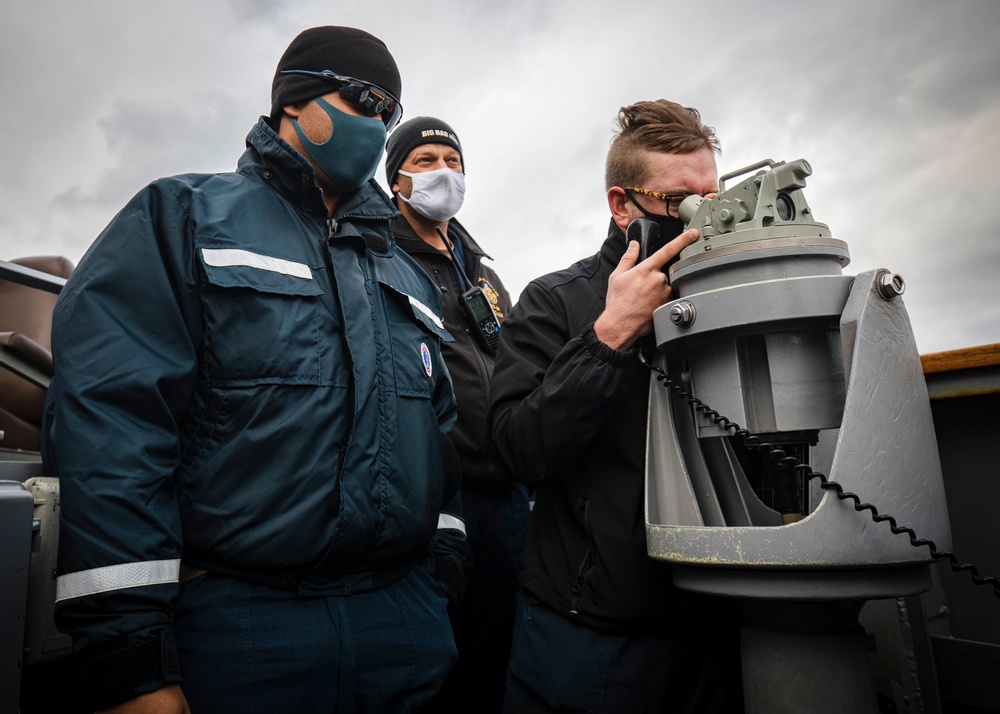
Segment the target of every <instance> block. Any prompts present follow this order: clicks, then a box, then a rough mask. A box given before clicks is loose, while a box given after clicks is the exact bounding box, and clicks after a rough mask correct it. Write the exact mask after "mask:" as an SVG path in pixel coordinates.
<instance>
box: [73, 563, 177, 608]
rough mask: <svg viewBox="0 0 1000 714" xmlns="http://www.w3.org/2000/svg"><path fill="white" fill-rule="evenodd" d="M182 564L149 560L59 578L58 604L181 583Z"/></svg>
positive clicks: (83, 571)
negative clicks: (79, 598) (130, 589)
mask: <svg viewBox="0 0 1000 714" xmlns="http://www.w3.org/2000/svg"><path fill="white" fill-rule="evenodd" d="M180 568H181V561H180V559H177V560H149V561H146V562H142V563H122V564H121V565H108V566H106V567H103V568H93V569H91V570H81V571H79V572H76V573H67V574H66V575H60V576H59V577H58V578H56V602H61V601H63V600H72V599H73V598H78V597H84V596H86V595H96V594H97V593H106V592H110V591H112V590H122V589H124V588H137V587H142V586H145V585H162V584H164V583H176V582H178V576H179V573H180Z"/></svg>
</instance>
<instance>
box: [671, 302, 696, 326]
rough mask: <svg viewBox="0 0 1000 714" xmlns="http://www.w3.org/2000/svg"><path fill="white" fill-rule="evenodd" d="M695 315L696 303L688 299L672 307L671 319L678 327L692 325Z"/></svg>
mask: <svg viewBox="0 0 1000 714" xmlns="http://www.w3.org/2000/svg"><path fill="white" fill-rule="evenodd" d="M694 317H695V309H694V305H692V304H691V303H690V302H688V301H687V300H682V301H681V302H679V303H677V304H676V305H674V306H673V307H671V308H670V321H671V322H672V323H674V324H675V325H677V326H678V327H690V326H691V323H693V322H694Z"/></svg>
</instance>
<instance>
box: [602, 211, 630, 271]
mask: <svg viewBox="0 0 1000 714" xmlns="http://www.w3.org/2000/svg"><path fill="white" fill-rule="evenodd" d="M627 247H628V245H627V244H626V243H625V236H624V235H623V234H622V231H621V228H619V227H618V224H617V223H615V220H614V219H613V218H612V219H611V225H610V226H609V227H608V237H607V239H605V241H604V244H603V245H602V246H601V257H602V258H604V260H606V261H607V262H609V263H610V264H611V269H612V270H614V269H615V267H616V266H617V265H618V263H619V262H621V259H622V256H623V255H625V249H626V248H627Z"/></svg>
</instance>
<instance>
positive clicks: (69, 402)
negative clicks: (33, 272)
mask: <svg viewBox="0 0 1000 714" xmlns="http://www.w3.org/2000/svg"><path fill="white" fill-rule="evenodd" d="M247 147H248V148H247V151H246V153H245V154H244V155H243V157H242V158H241V160H240V162H239V167H238V171H237V172H236V173H228V174H214V175H194V174H191V175H183V176H175V177H171V178H166V179H162V180H159V181H156V182H154V183H153V184H151V185H149V186H148V187H146V188H145V189H144V190H142V191H141V192H140V193H139V194H138V195H136V196H135V198H133V199H132V201H131V202H130V203H129V204H128V205H127V206H126V207H125V208H124V209H123V210H122V211H121V212H120V213H119V214H118V215H117V216H116V217H115V218H114V219H113V220H112V222H111V223H110V225H109V226H108V227H107V228H106V229H105V231H104V232H103V233H102V234H101V236H100V237H99V238H98V239H97V241H96V242H95V243H94V245H93V246H92V247H91V249H90V250H89V251H88V253H87V255H86V256H85V257H84V258H83V260H82V261H81V263H80V266H79V268H78V269H77V270H76V272H75V273H74V274H73V276H72V278H71V279H70V280H69V282H68V284H67V285H66V288H65V290H64V291H63V293H62V296H61V297H60V299H59V302H58V304H57V306H56V310H55V317H54V329H53V333H54V334H53V345H54V348H53V352H54V353H55V361H56V375H57V376H56V380H55V382H56V386H55V388H54V389H55V391H54V395H53V398H54V401H55V418H54V425H53V431H52V436H53V441H54V445H55V446H54V448H55V454H56V457H57V461H58V468H59V474H60V478H61V490H62V518H61V534H60V543H59V574H60V575H66V574H74V573H81V572H87V571H91V570H93V569H97V568H102V567H105V566H116V565H121V564H129V563H155V562H157V561H161V562H162V561H172V560H176V559H180V558H182V557H183V559H184V560H185V561H186V562H190V563H191V564H193V565H195V566H200V567H204V568H207V569H209V570H218V571H222V572H233V573H239V574H240V575H241V576H243V577H248V578H250V579H257V580H260V581H262V582H268V583H275V584H278V585H280V586H283V587H288V588H291V589H297V590H298V591H299V592H301V593H303V594H317V595H318V594H324V595H330V594H349V593H352V592H357V591H363V590H368V589H372V588H375V587H378V586H379V585H381V584H383V583H384V582H386V581H388V580H391V579H393V578H395V577H397V576H399V575H401V574H403V573H405V572H406V571H407V570H408V569H409V567H410V566H411V565H412V564H413V563H414V562H416V561H417V560H418V559H420V558H422V557H423V555H424V553H425V552H426V546H427V543H428V541H429V540H430V538H431V536H432V535H433V534H434V532H435V527H436V524H437V519H438V512H439V510H440V508H441V506H442V497H443V495H444V491H445V488H446V484H445V479H446V463H445V458H446V448H445V443H444V442H445V438H444V437H443V433H447V431H449V430H450V429H451V427H452V425H453V423H454V420H455V401H454V395H453V393H452V385H451V380H450V378H449V376H448V373H447V370H446V368H445V365H444V361H443V359H442V357H441V350H440V343H441V341H442V340H448V339H451V338H450V336H449V335H448V333H447V332H446V331H445V330H444V328H443V327H442V326H441V323H440V321H439V318H438V317H437V316H438V315H440V294H439V293H438V290H437V288H436V286H435V285H433V283H431V281H430V280H429V279H428V278H427V277H426V275H425V274H424V273H423V271H422V270H420V269H419V267H417V266H416V264H415V263H414V262H413V260H412V259H411V258H410V257H409V256H408V255H406V254H405V253H404V252H403V251H401V250H398V249H397V248H396V246H395V243H394V242H393V239H392V233H391V231H390V229H389V219H390V218H392V217H393V216H395V215H398V214H397V213H396V211H395V209H394V208H393V206H392V205H391V203H390V202H389V201H388V198H387V197H386V196H385V194H384V193H382V191H381V190H380V189H379V188H378V187H377V185H376V184H375V182H374V181H371V182H369V183H368V184H367V185H366V186H364V187H362V188H361V189H359V190H358V191H355V192H353V193H350V194H345V195H344V196H342V197H341V199H340V203H339V205H338V208H337V213H336V215H335V216H334V218H333V219H332V220H330V221H328V220H327V219H326V206H325V204H324V202H323V199H322V194H321V193H320V191H319V189H318V188H317V186H316V184H315V179H314V174H313V171H312V167H311V165H310V164H309V163H308V162H307V161H306V160H305V159H304V158H303V157H302V156H301V155H299V154H298V153H297V152H295V151H294V150H293V149H292V148H291V147H289V146H288V145H287V144H286V143H285V142H284V141H282V140H281V139H280V138H279V137H278V136H277V134H275V132H274V131H273V130H272V129H271V128H270V127H269V126H268V125H267V123H266V121H265V120H264V119H261V121H260V122H259V123H258V124H257V126H256V127H255V128H254V129H253V130H252V131H251V133H250V134H249V136H248V137H247ZM176 591H177V584H176V583H169V584H161V585H151V586H146V587H131V588H125V589H117V590H112V591H110V592H105V593H101V594H96V595H89V596H84V597H76V598H73V599H69V600H66V601H64V602H61V603H60V605H59V607H58V622H59V624H60V628H61V629H62V630H63V631H64V632H68V633H71V634H73V635H74V636H75V638H76V640H77V646H78V649H80V648H87V647H90V646H93V645H98V644H101V643H105V642H108V641H111V640H114V639H115V638H123V637H126V636H132V637H133V639H134V637H135V636H141V634H138V635H137V633H150V632H155V631H156V630H157V629H158V628H162V627H169V626H170V603H171V600H172V599H173V598H174V597H175V596H176Z"/></svg>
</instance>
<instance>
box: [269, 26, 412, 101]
mask: <svg viewBox="0 0 1000 714" xmlns="http://www.w3.org/2000/svg"><path fill="white" fill-rule="evenodd" d="M286 69H307V70H311V71H314V72H322V71H323V70H324V69H329V70H333V71H334V72H336V73H337V74H341V75H344V76H346V77H353V78H354V79H360V80H363V81H365V82H370V83H371V84H376V85H378V86H379V87H381V88H382V89H384V90H386V91H387V92H389V93H390V94H392V95H393V96H394V97H396V99H402V97H401V96H400V94H401V93H402V83H401V82H400V79H399V70H398V69H397V68H396V61H395V60H394V59H393V58H392V55H391V54H389V50H388V49H387V48H386V46H385V43H384V42H382V40H380V39H379V38H377V37H375V36H374V35H370V34H368V33H367V32H365V31H364V30H358V29H355V28H353V27H334V26H330V25H328V26H326V27H313V28H312V29H309V30H305V31H304V32H302V33H300V34H299V36H298V37H296V38H295V39H294V40H292V44H290V45H288V49H287V50H285V53H284V54H283V55H281V59H280V60H279V61H278V69H277V70H276V71H275V73H274V81H273V82H271V116H272V117H275V118H277V117H280V116H281V112H282V107H286V106H288V105H289V104H296V103H298V102H305V101H308V100H310V99H315V98H316V97H320V96H322V95H324V94H329V93H330V92H332V91H334V89H336V87H335V85H332V84H331V83H330V82H328V81H326V80H323V79H318V78H314V77H305V76H303V75H301V74H282V73H281V72H282V70H286Z"/></svg>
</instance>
